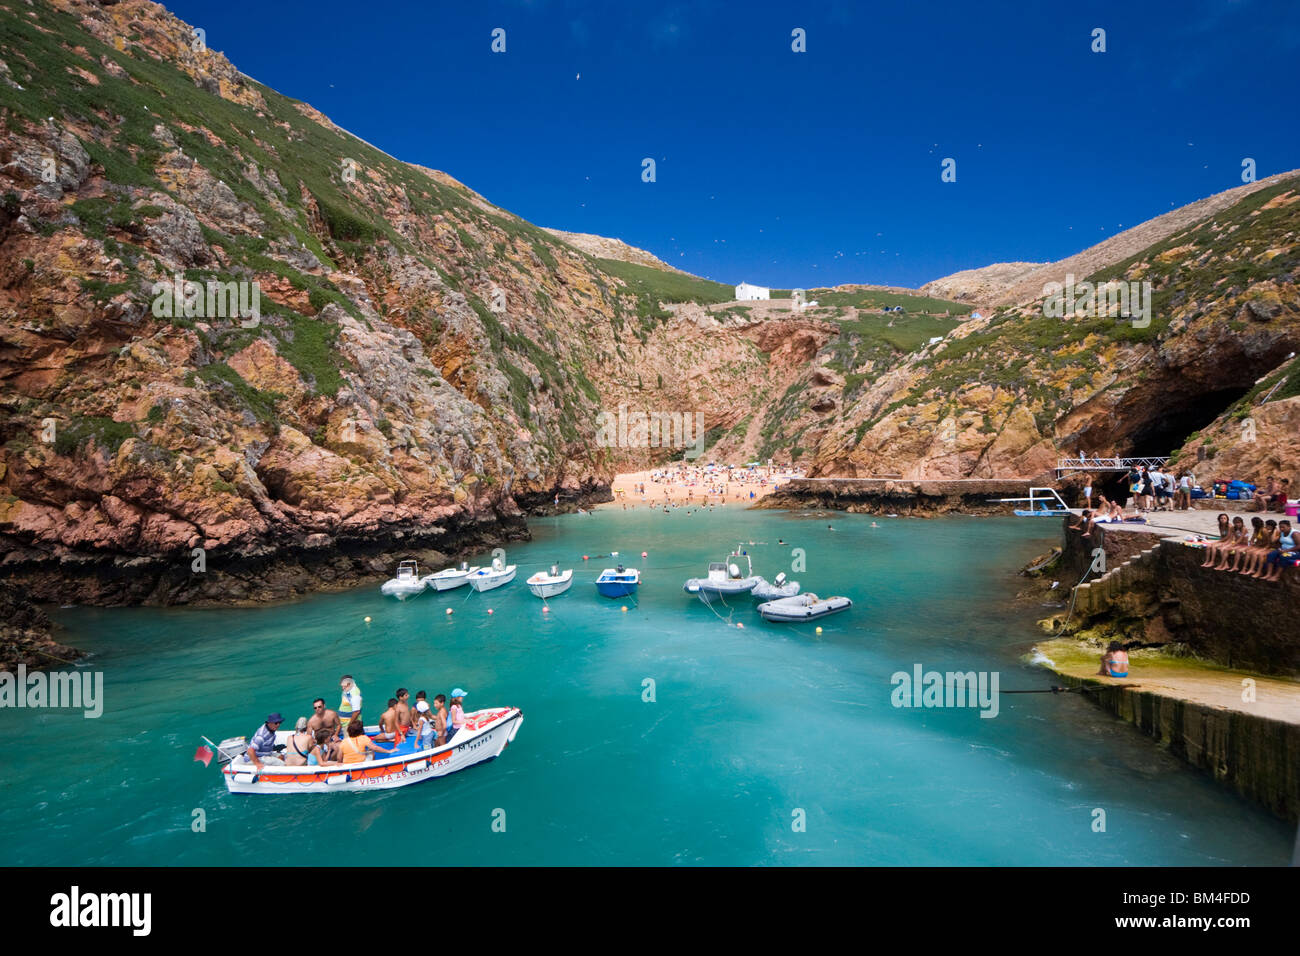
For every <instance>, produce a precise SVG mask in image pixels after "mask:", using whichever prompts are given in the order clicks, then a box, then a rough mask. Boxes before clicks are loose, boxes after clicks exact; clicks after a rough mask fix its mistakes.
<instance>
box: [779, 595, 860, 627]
mask: <svg viewBox="0 0 1300 956" xmlns="http://www.w3.org/2000/svg"><path fill="white" fill-rule="evenodd" d="M851 607H853V602H852V601H850V600H849V599H848V598H846V597H828V598H819V597H818V596H817V595H815V594H813V593H811V592H809V593H808V594H799V595H796V596H795V597H788V598H779V599H777V600H775V601H766V602H764V603H763V604H760V605H759V606H758V613H759V614H761V615H762V616H763V618H764V620H768V621H782V622H788V621H811V620H814V619H815V618H819V617H825V616H826V615H827V614H834V613H836V612H837V611H847V610H848V609H849V608H851Z"/></svg>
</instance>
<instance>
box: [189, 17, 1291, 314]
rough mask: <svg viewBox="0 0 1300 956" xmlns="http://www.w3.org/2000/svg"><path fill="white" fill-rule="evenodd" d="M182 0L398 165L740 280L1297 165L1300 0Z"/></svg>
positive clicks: (949, 266) (1090, 213)
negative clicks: (647, 174) (802, 37)
mask: <svg viewBox="0 0 1300 956" xmlns="http://www.w3.org/2000/svg"><path fill="white" fill-rule="evenodd" d="M166 5H167V6H168V8H169V9H171V10H172V11H173V12H174V13H176V14H177V15H178V16H180V17H181V18H182V19H183V20H185V21H187V22H189V23H191V24H193V25H195V26H201V27H203V28H204V29H205V30H206V32H207V42H208V45H209V46H210V47H211V48H212V49H215V50H220V51H221V52H223V53H225V54H226V55H227V56H228V57H229V58H230V59H231V60H232V61H233V62H234V63H235V65H236V66H238V67H239V68H240V69H242V70H243V71H244V72H245V73H248V74H249V75H250V76H253V77H255V78H256V79H258V80H260V81H262V82H263V83H266V84H267V85H269V86H271V87H273V88H275V89H277V90H279V91H280V92H282V93H284V94H286V95H288V96H292V97H295V98H297V99H301V100H305V101H307V102H309V103H311V104H312V105H313V106H315V107H317V108H318V109H320V110H321V111H322V112H324V113H325V114H326V115H328V116H329V117H330V118H331V119H333V120H334V121H335V122H336V123H338V124H339V125H341V126H343V127H344V128H346V129H349V130H351V131H352V132H354V133H356V134H357V135H358V136H361V137H362V138H363V139H366V140H368V141H369V142H371V143H373V144H375V145H376V146H378V147H380V148H382V149H384V150H386V151H387V152H389V153H391V154H393V155H394V156H396V157H398V158H400V159H404V160H408V161H411V162H415V163H420V164H422V165H426V166H430V167H433V168H436V169H441V170H445V171H446V172H448V173H450V174H451V175H452V176H455V177H456V178H457V179H459V180H461V181H462V182H464V183H466V184H467V185H469V186H470V187H472V188H473V189H475V190H477V191H478V192H480V193H482V194H483V195H485V196H486V197H487V198H488V199H489V200H491V201H492V202H494V203H496V204H497V205H500V206H503V207H504V208H506V209H509V210H511V211H512V212H515V213H517V214H519V215H520V216H523V217H524V218H526V219H528V220H530V221H531V222H534V223H536V224H538V225H543V226H552V227H556V228H560V229H567V230H571V231H575V232H593V233H598V234H600V235H605V236H616V237H618V238H621V239H623V240H624V241H626V242H629V243H631V244H632V245H635V246H640V247H642V248H645V249H648V250H650V251H651V252H653V253H655V254H656V255H658V256H659V257H660V258H662V259H664V260H665V261H667V262H668V263H670V264H672V265H674V266H677V267H678V268H681V269H685V270H687V271H689V272H694V273H696V274H699V275H705V276H709V277H711V278H715V279H719V280H722V281H726V282H739V281H741V280H748V281H750V282H756V283H760V284H764V285H769V286H772V287H780V288H790V287H799V286H802V287H808V288H813V287H816V286H821V285H833V284H837V283H842V282H879V283H888V284H896V285H906V286H915V285H919V284H920V283H922V282H925V281H927V280H929V279H933V278H937V277H939V276H942V275H945V274H947V273H950V272H953V271H956V270H958V269H966V268H973V267H976V266H981V265H987V264H989V263H992V262H1002V261H1010V260H1033V261H1047V260H1052V259H1058V258H1061V257H1063V256H1065V255H1069V254H1070V253H1073V252H1077V251H1078V250H1080V249H1082V248H1085V247H1087V246H1089V245H1091V244H1093V243H1094V242H1098V241H1100V240H1101V239H1104V238H1106V237H1108V236H1111V235H1114V234H1115V233H1116V232H1119V231H1122V229H1123V228H1127V227H1129V226H1133V225H1136V224H1137V223H1139V222H1141V221H1144V220H1146V219H1149V218H1151V217H1152V216H1156V215H1159V214H1160V213H1161V212H1167V211H1168V210H1169V209H1171V208H1173V207H1175V206H1181V205H1183V204H1185V203H1187V202H1191V201H1193V200H1195V199H1199V198H1202V197H1204V196H1207V195H1210V194H1212V193H1215V192H1219V191H1220V190H1223V189H1227V188H1230V187H1232V186H1235V185H1240V184H1241V164H1242V160H1243V159H1244V158H1246V157H1250V158H1253V159H1254V160H1255V161H1256V164H1257V168H1258V176H1259V177H1260V178H1262V177H1264V176H1267V175H1271V174H1273V173H1276V172H1282V171H1285V170H1289V169H1293V168H1296V167H1300V124H1298V123H1297V113H1298V112H1300V111H1298V110H1297V102H1296V97H1295V94H1296V89H1297V64H1298V63H1300V3H1298V2H1296V0H1177V2H1133V0H1126V2H1109V0H1098V2H1075V3H1068V2H1065V0H1042V2H1039V0H1016V2H1010V0H1006V2H999V0H986V2H980V3H956V2H953V3H945V2H909V0H887V2H872V3H866V2H836V0H831V2H815V0H805V2H799V3H771V2H765V0H753V2H729V3H722V2H709V0H702V2H694V3H685V2H682V3H678V2H673V0H668V2H665V3H645V4H641V3H632V2H625V0H593V2H579V0H481V2H464V0H461V2H450V0H438V2H431V3H423V2H421V3H386V2H371V3H359V2H357V0H314V2H311V3H306V2H294V0H275V2H273V3H267V2H265V0H263V2H256V3H250V2H243V0H239V2H226V3H222V4H212V3H210V2H197V0H172V2H170V3H167V4H166ZM498 27H499V28H501V29H504V30H505V31H506V33H505V39H506V51H505V52H504V53H493V52H492V51H491V43H492V31H493V30H494V29H495V28H498ZM1097 27H1100V28H1103V29H1105V31H1106V52H1105V53H1094V52H1092V50H1091V49H1090V47H1091V45H1092V42H1093V41H1092V31H1093V29H1094V28H1097ZM796 28H800V29H802V30H804V31H805V34H806V46H807V52H804V53H795V52H793V51H792V49H791V44H792V37H791V32H792V30H794V29H796ZM646 157H650V158H653V159H654V160H655V163H656V181H655V182H653V183H646V182H643V181H642V179H641V172H642V160H643V159H644V158H646ZM945 158H952V159H954V160H955V161H956V175H957V178H956V182H952V183H944V182H942V181H941V178H940V173H941V165H940V164H941V162H942V161H943V160H944V159H945Z"/></svg>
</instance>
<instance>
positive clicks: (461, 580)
mask: <svg viewBox="0 0 1300 956" xmlns="http://www.w3.org/2000/svg"><path fill="white" fill-rule="evenodd" d="M477 570H478V568H477V567H472V568H471V567H470V566H469V563H468V562H466V561H462V562H461V563H460V567H458V568H445V569H444V570H442V571H437V572H435V573H433V574H427V575H425V577H424V581H425V584H427V585H429V586H430V587H432V588H433V589H434V590H435V591H450V590H451V589H452V588H459V587H463V586H465V585H466V584H469V576H470V575H471V574H473V573H474V572H475V571H477Z"/></svg>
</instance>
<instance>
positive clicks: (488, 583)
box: [469, 564, 515, 591]
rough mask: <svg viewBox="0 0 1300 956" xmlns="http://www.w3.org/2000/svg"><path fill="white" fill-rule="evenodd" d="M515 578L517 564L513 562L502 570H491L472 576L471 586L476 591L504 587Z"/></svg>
mask: <svg viewBox="0 0 1300 956" xmlns="http://www.w3.org/2000/svg"><path fill="white" fill-rule="evenodd" d="M514 579H515V566H514V565H513V564H512V565H510V567H508V568H506V569H505V570H504V571H502V572H492V571H489V572H487V573H485V574H479V575H474V576H471V577H470V579H469V586H470V587H472V588H473V589H474V590H475V591H491V590H494V589H495V588H499V587H503V586H505V585H507V584H509V583H510V582H511V581H513V580H514Z"/></svg>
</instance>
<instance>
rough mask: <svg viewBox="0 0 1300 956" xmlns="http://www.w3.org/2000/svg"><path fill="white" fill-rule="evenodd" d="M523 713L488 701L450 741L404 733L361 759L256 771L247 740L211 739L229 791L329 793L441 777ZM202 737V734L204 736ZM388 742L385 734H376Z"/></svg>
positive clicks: (481, 752) (500, 736)
mask: <svg viewBox="0 0 1300 956" xmlns="http://www.w3.org/2000/svg"><path fill="white" fill-rule="evenodd" d="M523 722H524V714H523V711H521V710H520V709H519V708H517V707H494V708H491V709H488V710H476V711H473V712H472V713H468V714H466V715H465V724H464V726H463V727H462V728H461V729H460V730H458V731H457V732H456V736H455V737H453V738H452V739H451V741H450V742H448V743H445V744H443V745H442V746H437V745H436V744H435V745H434V746H433V747H429V748H426V749H424V750H421V749H420V748H419V744H418V743H417V742H416V740H415V738H413V737H407V738H406V740H405V741H404V742H403V743H401V744H398V745H397V746H396V753H393V754H391V755H390V754H378V755H376V756H375V757H374V758H372V759H370V760H366V761H364V762H362V763H345V764H330V765H329V766H326V767H321V766H318V765H312V766H307V767H288V766H283V765H279V764H276V765H272V764H268V763H263V764H262V769H261V770H260V771H259V770H258V769H257V767H255V766H254V765H253V763H252V761H250V760H249V759H248V740H247V739H246V738H244V737H228V738H226V739H225V740H223V741H222V742H221V743H219V744H217V745H216V750H217V754H218V755H219V758H220V762H221V764H222V765H223V766H222V771H221V776H222V779H223V780H225V782H226V789H227V790H229V791H230V792H231V793H331V792H336V791H339V790H388V789H391V788H393V787H405V786H407V785H408V784H412V783H423V782H424V781H425V780H432V779H433V778H434V777H445V776H447V774H449V773H455V772H456V771H457V770H464V769H465V768H466V767H472V766H474V764H476V763H483V762H484V761H486V760H492V759H494V758H495V757H497V756H499V755H500V754H501V751H503V750H505V748H506V744H508V743H510V741H512V740H514V739H515V734H517V733H519V727H520V725H521V724H522V723H523ZM366 734H367V736H369V737H371V738H377V737H378V734H379V728H378V727H367V728H366ZM292 736H293V732H292V731H288V730H279V731H276V734H275V742H276V746H277V747H281V746H287V745H288V742H289V738H290V737H292ZM204 739H205V740H206V739H207V738H204ZM376 742H377V743H378V744H379V746H381V747H385V748H392V747H393V742H392V741H391V740H376Z"/></svg>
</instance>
